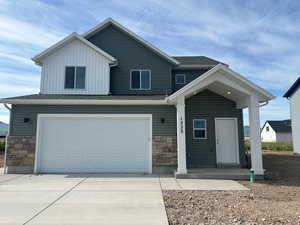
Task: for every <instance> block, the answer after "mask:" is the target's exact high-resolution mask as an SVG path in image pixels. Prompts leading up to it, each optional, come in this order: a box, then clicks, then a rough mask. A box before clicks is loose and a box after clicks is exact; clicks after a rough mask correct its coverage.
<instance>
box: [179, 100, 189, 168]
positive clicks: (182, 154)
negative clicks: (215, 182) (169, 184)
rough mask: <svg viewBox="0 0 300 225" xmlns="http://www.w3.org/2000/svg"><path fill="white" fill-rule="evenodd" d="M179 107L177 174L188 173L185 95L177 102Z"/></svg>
mask: <svg viewBox="0 0 300 225" xmlns="http://www.w3.org/2000/svg"><path fill="white" fill-rule="evenodd" d="M176 109H177V161H178V168H177V174H186V173H187V169H186V145H185V102H184V97H182V98H180V99H179V100H178V102H177V104H176Z"/></svg>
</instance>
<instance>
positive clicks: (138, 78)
mask: <svg viewBox="0 0 300 225" xmlns="http://www.w3.org/2000/svg"><path fill="white" fill-rule="evenodd" d="M130 89H133V90H150V89H151V71H150V70H131V71H130Z"/></svg>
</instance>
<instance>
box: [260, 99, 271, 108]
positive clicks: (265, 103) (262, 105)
mask: <svg viewBox="0 0 300 225" xmlns="http://www.w3.org/2000/svg"><path fill="white" fill-rule="evenodd" d="M268 104H269V100H267V101H265V102H264V103H262V104H260V105H259V107H264V106H266V105H268Z"/></svg>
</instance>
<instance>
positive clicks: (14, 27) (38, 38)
mask: <svg viewBox="0 0 300 225" xmlns="http://www.w3.org/2000/svg"><path fill="white" fill-rule="evenodd" d="M62 37H63V35H62V34H59V33H56V32H49V31H47V30H44V29H43V28H40V27H37V26H34V25H32V24H29V23H25V22H22V21H19V20H16V19H13V18H11V17H8V16H3V15H1V16H0V39H1V40H2V41H5V42H16V43H26V44H30V45H37V46H40V47H49V45H51V44H53V43H55V42H57V41H58V40H59V39H61V38H62Z"/></svg>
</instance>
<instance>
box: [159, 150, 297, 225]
mask: <svg viewBox="0 0 300 225" xmlns="http://www.w3.org/2000/svg"><path fill="white" fill-rule="evenodd" d="M264 167H265V169H266V170H267V172H266V180H264V181H259V182H255V183H254V184H250V183H249V182H248V181H240V183H241V184H243V185H245V186H246V187H248V188H249V189H250V191H164V199H165V205H166V209H167V214H168V218H169V223H170V225H175V224H176V225H179V224H180V225H181V224H185V225H188V224H189V225H200V224H209V225H210V224H218V225H219V224H224V225H225V224H226V225H229V224H230V225H231V224H247V225H250V224H251V225H254V224H256V225H260V224H300V156H295V155H293V154H292V153H290V152H268V153H264Z"/></svg>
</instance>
